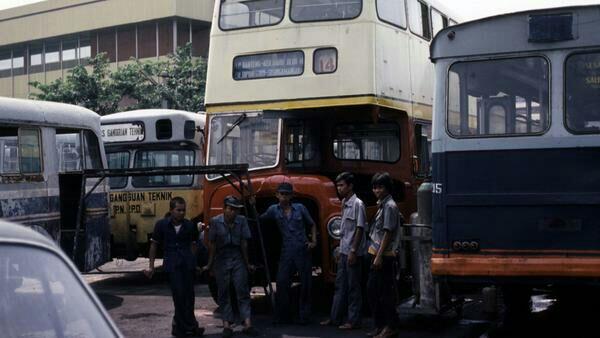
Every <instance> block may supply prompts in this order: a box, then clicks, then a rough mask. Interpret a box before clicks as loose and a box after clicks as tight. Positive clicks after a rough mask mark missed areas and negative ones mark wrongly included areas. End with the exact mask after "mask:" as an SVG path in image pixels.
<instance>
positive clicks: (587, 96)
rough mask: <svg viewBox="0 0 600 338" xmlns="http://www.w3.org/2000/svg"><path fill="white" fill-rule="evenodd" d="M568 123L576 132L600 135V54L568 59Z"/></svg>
mask: <svg viewBox="0 0 600 338" xmlns="http://www.w3.org/2000/svg"><path fill="white" fill-rule="evenodd" d="M565 122H566V127H567V129H569V130H570V131H571V132H573V133H594V134H597V133H600V53H597V52H596V53H581V54H573V55H571V56H569V57H568V58H567V61H566V63H565Z"/></svg>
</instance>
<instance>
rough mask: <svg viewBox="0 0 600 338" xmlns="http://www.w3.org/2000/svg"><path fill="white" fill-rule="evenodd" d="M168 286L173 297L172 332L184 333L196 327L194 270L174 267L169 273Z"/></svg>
mask: <svg viewBox="0 0 600 338" xmlns="http://www.w3.org/2000/svg"><path fill="white" fill-rule="evenodd" d="M169 285H170V286H171V294H172V295H173V305H174V306H175V315H174V316H173V324H172V325H173V331H176V332H178V333H185V332H189V331H192V330H194V329H195V328H197V327H198V321H196V316H195V315H194V302H195V300H196V298H195V295H194V270H189V269H186V268H184V267H176V268H175V271H170V272H169Z"/></svg>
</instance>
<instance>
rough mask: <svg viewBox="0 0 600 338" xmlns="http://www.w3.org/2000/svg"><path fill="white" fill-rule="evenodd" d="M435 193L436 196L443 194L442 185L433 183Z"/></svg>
mask: <svg viewBox="0 0 600 338" xmlns="http://www.w3.org/2000/svg"><path fill="white" fill-rule="evenodd" d="M433 193H434V194H441V193H442V184H441V183H433Z"/></svg>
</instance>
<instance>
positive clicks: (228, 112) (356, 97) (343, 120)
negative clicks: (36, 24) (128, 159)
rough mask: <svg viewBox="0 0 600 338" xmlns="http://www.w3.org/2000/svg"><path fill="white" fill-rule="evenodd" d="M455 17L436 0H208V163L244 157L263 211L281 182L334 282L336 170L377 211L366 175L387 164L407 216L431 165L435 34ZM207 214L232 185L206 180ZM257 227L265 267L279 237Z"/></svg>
mask: <svg viewBox="0 0 600 338" xmlns="http://www.w3.org/2000/svg"><path fill="white" fill-rule="evenodd" d="M452 23H454V21H453V20H452V19H451V17H450V16H448V12H447V11H446V9H445V8H444V7H442V6H441V5H440V4H439V3H438V2H432V3H426V2H423V1H418V0H406V1H404V0H377V1H363V0H344V1H341V0H290V1H284V0H246V1H240V0H220V1H217V2H216V3H215V10H214V16H213V23H212V25H213V26H212V30H211V44H210V51H209V64H208V81H207V83H208V85H207V89H206V110H207V140H208V141H207V164H209V165H217V164H233V163H248V164H249V167H250V172H251V175H252V182H253V190H254V191H255V193H256V206H257V209H258V211H259V212H262V211H264V210H265V209H266V208H267V207H268V206H269V205H270V204H272V203H275V202H276V199H275V190H276V187H277V186H278V184H279V183H281V182H284V181H285V182H290V183H292V184H293V186H294V192H295V197H296V200H297V201H298V202H301V203H303V204H304V205H305V206H306V207H307V208H308V210H309V212H310V213H311V215H312V217H313V219H314V220H315V221H316V222H317V224H318V229H319V239H318V243H319V246H318V248H317V249H316V250H318V251H316V252H315V253H314V254H313V263H314V266H315V267H317V268H320V271H321V274H322V276H323V277H324V278H325V279H326V280H328V281H333V278H334V276H335V268H336V267H335V260H334V255H333V252H334V250H335V248H336V247H337V246H338V239H339V235H340V220H341V218H340V201H339V198H338V196H337V193H336V189H335V184H334V181H333V180H334V178H335V177H336V175H337V174H339V173H340V172H342V171H351V172H353V173H354V174H355V175H356V183H355V191H356V192H357V194H358V196H359V197H360V198H361V199H363V201H365V203H366V205H367V208H368V213H369V214H373V213H374V211H375V210H376V200H375V198H374V197H373V194H372V192H371V185H370V180H371V177H372V175H373V174H374V173H375V172H378V171H387V172H389V173H390V174H391V176H392V177H393V179H394V182H395V191H394V198H395V200H396V201H397V203H398V205H399V207H400V210H401V211H402V212H403V214H405V215H410V214H411V213H412V212H414V211H415V209H416V202H415V193H416V191H417V188H418V186H419V184H420V182H421V181H422V178H423V177H425V176H426V175H427V174H428V171H429V147H430V143H429V142H430V135H431V111H432V100H433V98H432V96H433V95H432V94H433V66H432V64H431V63H430V61H429V59H428V50H429V41H430V40H431V37H432V35H434V34H435V33H436V32H437V31H439V30H441V29H443V28H444V27H446V26H448V25H450V24H452ZM204 191H205V199H204V210H205V220H207V219H210V217H213V216H215V215H216V214H218V213H220V212H222V207H223V205H222V201H223V197H224V196H226V195H228V194H232V193H234V190H233V189H232V188H231V187H230V186H229V184H228V183H227V181H226V180H225V179H224V178H222V177H220V176H212V177H211V176H208V177H207V181H206V183H205V190H204ZM273 229H275V228H270V227H266V228H265V230H263V231H262V233H263V234H264V236H265V243H267V248H266V251H267V254H268V256H269V259H270V260H271V261H270V262H269V265H271V268H273V267H276V266H277V264H276V261H275V262H273V260H276V257H277V255H278V252H279V247H278V244H277V243H279V241H278V240H276V238H272V236H275V237H276V236H277V235H278V233H277V231H273Z"/></svg>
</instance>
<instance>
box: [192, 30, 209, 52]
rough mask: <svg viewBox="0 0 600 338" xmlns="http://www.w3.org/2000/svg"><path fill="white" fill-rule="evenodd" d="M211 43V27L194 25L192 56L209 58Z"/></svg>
mask: <svg viewBox="0 0 600 338" xmlns="http://www.w3.org/2000/svg"><path fill="white" fill-rule="evenodd" d="M209 41H210V27H207V26H204V25H200V24H197V23H194V24H192V55H193V56H203V57H207V56H208V42H209Z"/></svg>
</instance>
